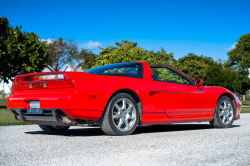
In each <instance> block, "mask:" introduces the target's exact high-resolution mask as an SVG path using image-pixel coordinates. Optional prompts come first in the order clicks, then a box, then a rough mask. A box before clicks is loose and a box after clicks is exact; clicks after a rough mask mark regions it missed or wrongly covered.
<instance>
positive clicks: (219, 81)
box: [204, 61, 240, 92]
mask: <svg viewBox="0 0 250 166" xmlns="http://www.w3.org/2000/svg"><path fill="white" fill-rule="evenodd" d="M237 78H238V73H237V71H236V70H235V69H234V68H229V67H225V65H224V64H223V63H221V61H217V62H216V61H211V62H210V63H209V68H208V70H207V78H206V80H205V81H204V85H207V86H220V87H224V88H226V89H228V90H230V91H232V92H236V91H239V88H240V82H239V81H238V79H237Z"/></svg>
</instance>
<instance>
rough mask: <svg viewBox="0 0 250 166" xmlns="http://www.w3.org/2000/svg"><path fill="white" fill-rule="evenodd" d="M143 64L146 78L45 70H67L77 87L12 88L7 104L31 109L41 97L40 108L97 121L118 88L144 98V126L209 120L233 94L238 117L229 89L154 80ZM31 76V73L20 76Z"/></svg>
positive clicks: (238, 108) (237, 102)
mask: <svg viewBox="0 0 250 166" xmlns="http://www.w3.org/2000/svg"><path fill="white" fill-rule="evenodd" d="M140 63H142V64H143V69H144V73H143V79H138V78H130V77H121V76H104V75H94V74H88V73H84V72H50V73H42V74H53V73H57V74H60V73H67V74H68V76H69V77H70V78H71V80H72V82H73V84H74V87H73V88H58V89H38V90H36V89H33V90H23V91H22V90H20V91H13V93H12V96H10V97H8V98H7V107H8V108H10V109H11V108H28V107H29V104H28V102H29V101H30V100H39V101H40V107H41V108H58V109H62V110H63V111H64V112H65V113H66V114H68V115H69V116H70V117H71V118H75V119H89V120H98V119H100V117H101V116H102V113H103V111H104V109H105V107H106V105H107V103H108V100H109V99H110V97H111V96H112V95H113V94H114V93H115V92H116V91H118V90H121V89H129V90H132V91H134V92H135V93H136V94H137V95H138V96H139V98H140V100H141V103H142V107H143V113H142V124H145V125H150V124H169V123H181V122H201V121H210V120H212V119H213V116H214V110H215V107H216V103H217V101H218V99H219V97H220V96H221V95H222V94H224V93H228V94H231V95H232V96H233V97H234V99H235V102H236V106H237V112H236V117H239V116H240V109H241V103H240V100H239V99H238V98H237V96H236V95H234V94H233V93H232V92H230V91H229V90H227V89H224V88H220V87H206V86H201V87H196V86H191V85H182V84H174V83H168V82H162V81H154V80H153V78H152V71H151V69H150V66H149V65H148V63H147V62H140ZM39 74H41V73H39ZM30 75H32V74H28V75H20V76H21V77H25V76H30ZM18 77H19V76H18ZM15 80H16V79H15ZM90 96H92V97H90ZM93 96H94V97H93ZM96 96H97V97H96Z"/></svg>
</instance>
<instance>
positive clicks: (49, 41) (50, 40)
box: [40, 39, 55, 45]
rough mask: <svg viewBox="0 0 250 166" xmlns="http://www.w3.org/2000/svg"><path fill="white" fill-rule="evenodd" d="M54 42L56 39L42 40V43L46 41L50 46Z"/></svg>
mask: <svg viewBox="0 0 250 166" xmlns="http://www.w3.org/2000/svg"><path fill="white" fill-rule="evenodd" d="M54 40H55V39H41V40H40V41H45V42H46V44H47V45H48V44H50V43H52V42H53V41H54Z"/></svg>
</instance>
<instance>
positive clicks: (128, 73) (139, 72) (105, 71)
mask: <svg viewBox="0 0 250 166" xmlns="http://www.w3.org/2000/svg"><path fill="white" fill-rule="evenodd" d="M85 72H86V73H90V74H96V75H111V76H125V77H134V78H142V76H143V65H142V64H141V63H116V64H110V65H104V66H99V67H96V68H94V69H90V70H87V71H85Z"/></svg>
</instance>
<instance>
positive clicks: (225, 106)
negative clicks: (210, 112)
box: [224, 101, 227, 109]
mask: <svg viewBox="0 0 250 166" xmlns="http://www.w3.org/2000/svg"><path fill="white" fill-rule="evenodd" d="M226 108H227V102H226V101H224V109H226Z"/></svg>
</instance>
